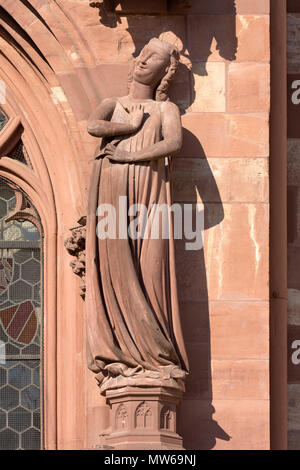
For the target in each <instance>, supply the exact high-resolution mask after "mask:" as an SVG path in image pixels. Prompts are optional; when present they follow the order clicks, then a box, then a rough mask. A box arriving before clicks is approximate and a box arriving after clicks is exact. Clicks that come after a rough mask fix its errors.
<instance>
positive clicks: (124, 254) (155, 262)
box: [86, 98, 188, 386]
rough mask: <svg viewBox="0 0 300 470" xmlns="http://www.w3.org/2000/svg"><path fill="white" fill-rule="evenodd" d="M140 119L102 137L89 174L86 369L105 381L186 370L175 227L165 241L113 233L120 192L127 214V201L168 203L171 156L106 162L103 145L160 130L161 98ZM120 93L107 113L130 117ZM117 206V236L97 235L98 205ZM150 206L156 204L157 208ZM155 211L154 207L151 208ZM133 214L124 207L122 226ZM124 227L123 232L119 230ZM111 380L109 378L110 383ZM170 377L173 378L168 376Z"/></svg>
mask: <svg viewBox="0 0 300 470" xmlns="http://www.w3.org/2000/svg"><path fill="white" fill-rule="evenodd" d="M143 105H144V120H143V123H142V125H141V127H140V129H139V130H138V131H137V132H135V133H134V134H131V135H126V136H120V137H115V138H112V139H103V142H102V147H101V151H100V152H99V153H98V154H96V158H95V161H94V167H93V172H92V178H91V184H90V193H89V204H88V216H87V239H86V283H87V289H86V320H87V339H88V360H89V368H90V369H91V370H92V371H94V372H95V373H97V379H98V381H99V384H100V386H101V384H102V386H103V384H105V382H106V381H107V380H108V379H109V378H110V379H111V378H118V377H119V378H120V377H131V378H138V376H139V375H141V374H142V375H141V377H144V380H145V383H146V378H147V377H156V378H158V380H159V379H160V378H165V379H166V378H168V377H169V378H170V377H175V378H176V377H177V378H184V376H185V374H186V372H187V370H188V361H187V357H186V352H185V347H184V341H183V337H182V330H181V324H180V316H179V308H178V298H177V285H176V272H175V258H174V246H173V227H172V223H171V222H170V220H171V219H169V222H170V226H169V229H170V236H169V239H163V237H162V236H161V234H160V236H159V238H156V239H155V238H151V237H148V238H137V239H136V240H135V239H132V238H131V237H130V236H128V233H126V234H125V235H124V233H123V237H122V238H118V229H119V226H118V224H119V220H121V219H119V218H120V217H121V218H122V217H123V219H122V220H124V212H123V213H122V214H120V211H121V210H122V209H121V208H120V205H119V202H120V199H119V197H120V196H122V197H123V200H124V196H125V197H126V199H125V201H126V212H127V211H128V208H129V207H130V206H132V205H133V204H143V205H144V206H145V207H146V208H147V219H148V221H150V213H151V210H153V207H155V206H153V205H155V204H156V205H159V206H160V205H161V204H168V205H169V206H171V204H172V203H171V185H170V158H166V157H161V158H158V159H155V160H152V161H145V162H135V163H118V162H115V161H110V160H109V158H108V157H107V156H106V154H105V146H106V144H107V143H108V141H112V142H113V143H114V144H115V145H116V146H118V147H119V148H120V149H123V150H126V151H128V152H135V151H139V150H142V149H146V148H147V147H149V146H151V145H153V144H155V143H156V142H158V141H160V140H161V139H162V138H163V136H162V113H163V112H164V103H162V102H157V101H153V100H146V101H145V102H143ZM125 107H126V98H119V99H117V102H116V107H115V110H114V113H113V116H112V118H111V121H114V122H128V119H129V114H128V112H127V111H126V109H125ZM102 204H111V205H112V206H113V207H114V208H115V210H116V222H117V238H116V239H114V238H111V237H108V238H105V239H101V238H99V237H97V234H96V228H97V224H98V222H99V220H100V219H99V217H98V216H97V215H96V211H97V207H99V206H101V205H102ZM159 206H156V207H159ZM152 215H153V212H152ZM132 218H133V217H130V216H128V212H127V213H125V220H127V224H129V223H130V221H131V220H132ZM123 232H124V230H123ZM110 383H111V381H110ZM174 383H175V382H174Z"/></svg>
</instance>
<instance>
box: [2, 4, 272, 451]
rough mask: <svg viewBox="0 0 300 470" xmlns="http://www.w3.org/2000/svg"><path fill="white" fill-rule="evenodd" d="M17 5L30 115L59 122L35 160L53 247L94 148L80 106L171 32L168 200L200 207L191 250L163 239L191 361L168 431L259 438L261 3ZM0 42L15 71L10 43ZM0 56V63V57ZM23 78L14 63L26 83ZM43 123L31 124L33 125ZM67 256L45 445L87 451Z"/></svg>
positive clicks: (264, 425) (264, 137)
mask: <svg viewBox="0 0 300 470" xmlns="http://www.w3.org/2000/svg"><path fill="white" fill-rule="evenodd" d="M30 3H31V5H32V6H33V7H34V8H35V9H36V10H35V11H36V13H35V14H34V13H33V12H32V11H30V10H28V9H27V8H26V7H25V6H24V5H23V4H21V2H15V1H11V0H5V1H3V0H1V1H0V5H1V6H2V7H3V8H5V10H6V11H7V12H9V13H10V14H11V15H12V16H13V18H14V19H15V21H16V22H17V23H18V24H19V25H21V26H22V28H23V29H24V30H25V31H26V32H27V33H28V35H29V36H30V38H32V40H33V41H34V42H35V44H36V45H37V46H38V49H39V51H40V52H41V54H42V56H43V57H44V58H45V59H47V61H48V65H47V64H46V63H45V60H44V59H42V56H41V54H39V53H38V52H37V50H36V49H34V48H33V47H32V44H30V43H28V41H25V40H24V39H23V38H22V35H20V34H19V32H17V33H16V31H14V30H12V31H11V30H10V33H11V34H12V35H13V36H14V37H16V40H17V41H18V42H19V43H20V44H22V47H23V50H25V51H26V52H27V53H28V54H29V56H30V57H31V58H32V60H33V62H34V63H35V64H38V67H39V72H38V73H41V72H42V73H43V77H42V76H41V77H40V81H41V82H43V83H44V87H45V89H47V90H48V99H41V97H40V96H39V95H37V97H36V100H37V101H38V102H37V103H36V105H35V110H32V112H33V113H37V114H38V112H39V111H38V109H39V106H40V107H41V108H43V107H44V108H45V107H47V110H48V115H49V116H51V117H52V120H53V122H54V119H58V121H59V122H60V123H61V127H62V129H61V131H60V132H59V133H58V134H57V139H56V142H55V144H56V149H57V151H56V153H55V145H54V143H53V151H52V153H51V155H52V156H51V158H52V159H53V162H52V161H50V155H49V162H48V165H49V167H50V177H51V179H52V181H53V185H54V186H55V187H56V191H55V198H56V203H57V205H58V206H59V211H58V220H59V228H58V233H59V238H58V242H59V246H60V244H62V241H63V239H64V238H66V236H67V235H68V229H69V227H70V226H72V225H74V223H75V222H76V220H77V218H78V216H79V215H80V214H81V213H82V212H84V208H85V200H86V191H85V189H86V187H87V186H88V180H89V173H90V168H91V163H92V158H93V152H94V147H95V145H96V140H95V139H93V138H91V137H89V136H88V135H87V133H86V122H87V118H88V115H89V113H90V111H91V109H93V108H94V107H95V106H96V105H97V103H98V102H99V100H101V99H103V98H104V97H107V96H113V95H122V94H124V93H126V88H127V83H126V81H127V80H126V78H127V72H128V64H129V61H130V59H131V56H132V54H133V53H134V52H135V50H137V51H138V50H139V49H140V48H141V47H142V45H143V44H144V43H145V42H146V41H147V40H148V39H149V38H151V37H152V36H161V37H163V38H165V39H169V40H176V42H177V44H178V46H179V48H180V49H181V52H182V66H181V70H180V72H179V74H178V77H177V82H176V84H175V86H174V87H173V91H172V99H173V100H174V101H176V102H177V103H178V104H179V105H180V107H181V109H182V113H183V116H182V121H183V126H184V129H185V131H184V145H183V149H182V152H181V154H180V155H179V156H178V157H177V158H176V163H175V182H174V183H175V184H174V198H175V200H176V201H178V202H182V203H184V202H192V203H196V202H197V201H198V202H201V203H203V204H204V209H205V220H206V230H205V232H204V250H200V251H194V252H193V251H185V250H184V247H183V243H182V242H179V243H178V244H177V247H176V257H177V271H178V285H179V295H180V301H181V307H182V318H183V326H184V334H185V340H186V343H187V350H188V354H189V358H190V364H191V374H190V377H189V379H188V382H187V392H186V395H185V399H184V402H183V404H182V406H181V409H180V412H179V432H180V433H181V434H182V435H183V437H184V445H185V447H186V448H187V449H208V448H209V449H210V448H214V449H267V448H269V446H270V441H269V423H270V416H269V290H268V283H269V274H268V270H269V261H268V259H269V258H268V247H269V234H268V229H269V194H268V157H269V114H268V113H269V102H270V91H269V81H270V71H269V58H270V45H269V1H268V0H259V1H254V0H236V2H234V1H233V0H226V1H225V0H224V1H222V2H220V1H219V0H194V2H193V8H192V9H190V10H189V12H188V14H187V16H183V15H182V14H180V15H178V14H177V15H175V14H170V13H169V14H167V15H166V14H164V12H162V14H161V15H158V16H130V17H122V20H121V23H119V24H117V25H116V27H108V26H105V25H103V24H101V23H100V21H99V20H100V19H99V11H98V9H97V8H91V7H89V2H88V1H87V0H82V1H79V0H58V1H56V2H54V1H50V2H47V1H45V0H31V2H30ZM173 13H176V12H175V11H173ZM177 13H178V12H177ZM4 23H5V22H4ZM5 27H6V28H7V26H5ZM8 29H9V28H8ZM2 44H3V47H4V48H5V51H6V54H7V57H12V58H13V59H14V60H15V61H16V63H17V64H18V67H19V70H20V73H21V70H23V74H25V72H24V70H25V66H24V65H22V64H23V62H22V61H23V60H25V59H24V57H23V56H22V53H21V52H20V51H15V50H13V51H12V47H11V46H10V44H8V43H7V41H5V40H2ZM235 48H236V51H235ZM18 54H19V55H18ZM23 55H24V54H23ZM20 56H22V58H20ZM0 65H1V70H4V69H5V68H6V70H7V63H6V62H3V61H2V63H1V64H0ZM28 67H29V68H30V67H32V69H33V68H34V67H33V66H32V65H31V66H30V65H28ZM28 70H29V69H28ZM2 75H3V74H2ZM33 75H34V73H33V72H29V71H28V73H27V68H26V77H27V80H28V81H30V80H31V79H32V78H30V77H32V76H33ZM20 85H21V86H20V87H19V92H18V93H19V102H20V103H21V105H20V106H21V108H22V110H23V112H24V113H25V114H26V109H27V108H26V106H27V107H28V103H26V99H25V92H24V93H23V92H22V82H21V81H20ZM15 93H16V92H15ZM27 113H28V111H27ZM32 121H34V119H32ZM43 122H45V121H41V122H40V123H38V122H33V123H32V127H33V129H37V128H38V127H39V125H40V126H43ZM66 136H67V140H68V143H66V142H65V141H64V138H65V137H66ZM43 149H44V152H47V142H45V143H44V144H43ZM48 152H49V151H48ZM62 158H63V159H64V161H65V162H66V163H65V164H64V165H65V166H64V167H63V168H62ZM59 175H60V176H59ZM60 179H62V180H63V181H62V182H61V183H58V182H57V181H58V180H59V181H60ZM63 194H64V196H63ZM70 194H71V197H68V196H69V195H70ZM69 261H70V259H69V257H68V255H67V254H66V253H65V252H64V251H63V249H61V250H60V252H59V265H58V278H59V284H60V286H59V287H58V328H57V334H58V388H57V403H58V427H57V442H58V447H59V448H83V447H88V448H90V447H91V446H93V445H95V444H97V442H98V435H99V433H100V432H101V430H102V429H104V428H105V427H106V426H107V424H108V423H107V409H106V405H105V402H104V400H103V399H101V398H100V397H99V396H98V391H97V387H96V385H95V382H94V378H93V377H92V374H90V373H89V372H88V371H87V370H86V366H85V360H84V337H83V335H82V331H83V303H82V302H81V300H80V299H79V300H74V292H73V291H74V289H75V288H77V287H78V282H77V281H76V280H74V279H73V277H72V276H73V274H72V273H71V272H69V267H68V263H69ZM84 380H85V383H84ZM46 405H47V403H46ZM49 442H50V441H49ZM51 442H52V441H51ZM53 445H54V444H53V443H49V444H48V447H51V446H53Z"/></svg>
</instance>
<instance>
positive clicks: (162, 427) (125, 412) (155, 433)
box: [102, 387, 183, 450]
mask: <svg viewBox="0 0 300 470" xmlns="http://www.w3.org/2000/svg"><path fill="white" fill-rule="evenodd" d="M106 399H107V403H108V404H109V405H110V408H111V411H110V429H109V430H107V433H106V435H105V436H102V437H103V438H104V441H105V444H106V445H108V446H111V447H113V448H114V449H119V450H121V449H131V450H134V449H143V450H167V449H174V450H183V447H182V438H181V437H180V436H179V434H177V433H176V407H177V405H178V404H179V403H180V400H181V392H180V391H176V390H172V389H167V388H162V387H153V388H150V387H149V388H146V387H123V388H120V389H116V390H107V391H106Z"/></svg>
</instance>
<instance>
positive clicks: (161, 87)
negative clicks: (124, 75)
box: [128, 38, 180, 101]
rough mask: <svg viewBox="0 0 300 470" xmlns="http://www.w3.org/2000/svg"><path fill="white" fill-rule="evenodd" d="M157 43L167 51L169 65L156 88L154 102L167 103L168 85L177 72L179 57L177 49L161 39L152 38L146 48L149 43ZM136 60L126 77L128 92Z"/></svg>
mask: <svg viewBox="0 0 300 470" xmlns="http://www.w3.org/2000/svg"><path fill="white" fill-rule="evenodd" d="M157 41H159V42H160V43H161V45H163V46H164V48H165V49H167V51H168V52H169V55H170V65H169V67H168V69H167V72H166V74H165V75H164V77H163V78H162V80H161V82H160V83H159V84H158V86H157V87H156V90H155V100H156V101H167V100H168V99H169V96H168V91H169V87H170V83H171V82H172V80H173V78H174V75H175V74H176V72H177V70H178V66H179V60H180V55H179V52H178V49H177V47H176V46H173V45H172V44H170V43H168V42H166V41H162V40H161V39H157V38H153V39H151V40H150V41H149V42H148V44H147V46H148V45H149V44H151V43H152V44H153V43H155V42H156V43H157ZM145 47H146V46H145ZM142 51H143V50H142ZM141 53H142V52H141ZM137 59H138V57H137V58H136V59H134V61H133V63H132V65H131V67H130V71H129V76H128V89H129V90H130V86H131V84H132V82H133V73H134V69H135V64H136V61H137Z"/></svg>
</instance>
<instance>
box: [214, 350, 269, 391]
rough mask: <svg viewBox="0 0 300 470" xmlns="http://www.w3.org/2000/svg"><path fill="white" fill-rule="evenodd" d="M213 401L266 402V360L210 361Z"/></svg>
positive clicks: (267, 373)
mask: <svg viewBox="0 0 300 470" xmlns="http://www.w3.org/2000/svg"><path fill="white" fill-rule="evenodd" d="M212 381H213V383H214V387H213V389H214V399H215V400H223V399H224V398H226V399H227V400H230V399H231V400H236V399H245V400H251V399H254V400H268V397H269V362H268V360H243V359H241V360H239V361H236V360H217V359H213V360H212Z"/></svg>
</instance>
